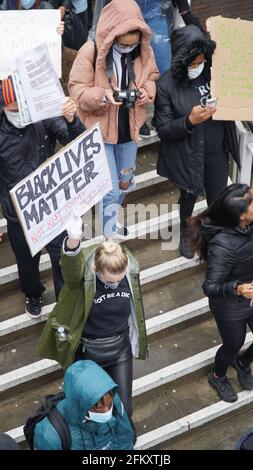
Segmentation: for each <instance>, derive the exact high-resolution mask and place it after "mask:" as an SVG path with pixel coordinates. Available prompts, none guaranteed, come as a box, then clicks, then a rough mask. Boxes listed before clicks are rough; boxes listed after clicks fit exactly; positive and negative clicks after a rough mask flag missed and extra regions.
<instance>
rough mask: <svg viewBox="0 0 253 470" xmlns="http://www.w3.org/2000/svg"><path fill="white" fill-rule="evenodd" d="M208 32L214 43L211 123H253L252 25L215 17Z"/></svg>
mask: <svg viewBox="0 0 253 470" xmlns="http://www.w3.org/2000/svg"><path fill="white" fill-rule="evenodd" d="M207 30H208V31H209V32H210V35H211V38H212V39H213V40H214V41H215V42H216V43H217V48H216V50H215V53H214V55H213V59H212V70H211V95H212V97H213V98H214V97H215V98H218V106H217V112H216V113H215V116H214V117H213V119H217V120H223V121H252V120H253V22H252V21H244V20H240V19H236V20H234V19H230V18H223V17H222V16H214V17H211V18H208V20H207Z"/></svg>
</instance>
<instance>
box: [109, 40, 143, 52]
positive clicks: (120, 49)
mask: <svg viewBox="0 0 253 470" xmlns="http://www.w3.org/2000/svg"><path fill="white" fill-rule="evenodd" d="M138 45H139V43H138V42H137V43H136V44H133V45H132V46H128V47H122V46H120V45H119V44H118V43H117V42H116V43H115V44H113V47H114V49H115V50H116V51H117V52H118V53H119V54H129V53H130V52H132V51H133V50H134V49H135V48H136V47H137V46H138Z"/></svg>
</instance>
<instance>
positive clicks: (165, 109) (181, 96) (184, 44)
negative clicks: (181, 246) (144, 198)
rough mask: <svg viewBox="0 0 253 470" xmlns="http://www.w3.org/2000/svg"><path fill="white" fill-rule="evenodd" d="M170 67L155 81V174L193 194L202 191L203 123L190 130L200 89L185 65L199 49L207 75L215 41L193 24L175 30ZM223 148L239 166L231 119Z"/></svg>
mask: <svg viewBox="0 0 253 470" xmlns="http://www.w3.org/2000/svg"><path fill="white" fill-rule="evenodd" d="M171 46H172V53H173V59H172V67H171V69H170V70H169V71H167V72H165V74H163V75H162V77H161V78H160V79H159V80H158V82H157V96H156V100H155V123H156V128H157V132H158V135H159V137H160V139H161V144H160V147H159V154H158V167H157V171H158V174H159V175H161V176H165V177H167V178H169V179H170V180H171V181H173V182H174V183H175V184H176V185H177V186H178V187H180V188H182V189H185V190H187V191H190V192H193V193H194V194H203V192H204V129H203V126H204V124H198V125H196V126H193V127H192V130H189V128H187V126H186V118H187V116H188V115H189V114H190V112H191V110H192V108H193V106H196V105H199V92H198V90H197V89H196V88H195V87H194V86H193V85H192V83H191V81H190V80H189V79H188V76H187V66H188V65H189V63H190V62H191V59H193V58H194V57H196V55H197V54H196V51H198V50H199V49H200V50H202V51H203V52H204V54H205V58H206V60H207V62H206V67H205V69H204V71H203V74H204V75H205V78H206V79H207V80H208V79H209V77H210V65H211V57H212V54H213V51H214V49H215V43H214V42H213V41H211V40H210V39H208V38H207V36H206V35H205V34H204V33H203V32H202V31H200V29H199V28H197V26H195V25H190V26H186V27H184V28H179V29H176V30H175V31H174V32H173V33H172V41H171ZM224 136H225V137H224V150H225V151H226V152H231V154H232V156H233V158H234V160H235V161H236V163H237V164H238V165H240V157H239V148H238V142H237V136H236V128H235V123H234V122H224Z"/></svg>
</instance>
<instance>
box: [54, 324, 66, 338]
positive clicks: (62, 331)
mask: <svg viewBox="0 0 253 470" xmlns="http://www.w3.org/2000/svg"><path fill="white" fill-rule="evenodd" d="M56 337H57V339H58V341H66V340H67V333H66V331H65V328H64V326H58V328H57V332H56Z"/></svg>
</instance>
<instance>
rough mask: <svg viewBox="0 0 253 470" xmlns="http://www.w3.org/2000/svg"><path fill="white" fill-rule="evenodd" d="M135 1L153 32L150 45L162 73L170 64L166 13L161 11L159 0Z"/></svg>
mask: <svg viewBox="0 0 253 470" xmlns="http://www.w3.org/2000/svg"><path fill="white" fill-rule="evenodd" d="M136 2H137V3H138V5H139V7H140V9H141V12H142V14H143V17H144V20H145V21H146V23H147V24H148V26H149V27H150V29H151V31H152V33H153V36H152V39H151V46H152V48H153V51H154V54H155V60H156V64H157V67H158V69H159V72H160V74H161V75H162V74H163V73H164V72H166V70H168V69H169V68H170V66H171V45H170V33H169V25H168V21H167V17H166V15H165V14H163V13H162V11H161V0H136Z"/></svg>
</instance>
